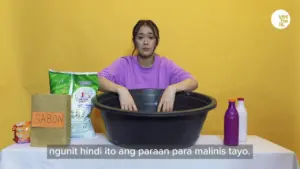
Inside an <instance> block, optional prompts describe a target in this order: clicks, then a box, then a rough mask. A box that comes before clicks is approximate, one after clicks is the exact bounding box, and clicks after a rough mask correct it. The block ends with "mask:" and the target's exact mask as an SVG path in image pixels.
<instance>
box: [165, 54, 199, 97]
mask: <svg viewBox="0 0 300 169" xmlns="http://www.w3.org/2000/svg"><path fill="white" fill-rule="evenodd" d="M169 70H171V72H170V81H171V84H170V85H169V87H172V88H175V89H176V92H180V91H194V90H196V89H197V88H198V82H197V80H196V79H195V78H194V77H193V76H192V75H191V74H190V73H189V72H187V71H185V70H184V69H183V68H181V67H179V66H178V65H176V64H175V63H174V62H173V61H171V60H170V61H169Z"/></svg>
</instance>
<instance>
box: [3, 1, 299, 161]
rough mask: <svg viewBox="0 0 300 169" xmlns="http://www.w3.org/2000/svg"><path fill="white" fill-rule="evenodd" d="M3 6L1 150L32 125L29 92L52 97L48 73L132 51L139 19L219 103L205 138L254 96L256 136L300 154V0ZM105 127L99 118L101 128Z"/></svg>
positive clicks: (98, 64) (95, 67)
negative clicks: (278, 19)
mask: <svg viewBox="0 0 300 169" xmlns="http://www.w3.org/2000/svg"><path fill="white" fill-rule="evenodd" d="M1 2H2V4H1V5H0V13H1V15H0V17H1V26H0V33H1V36H0V37H1V38H0V39H1V40H0V46H1V50H0V56H1V62H0V70H1V71H0V93H1V97H0V101H1V102H0V103H1V115H2V116H1V118H0V120H1V121H0V122H1V123H0V128H1V136H0V138H1V142H0V147H1V148H3V147H5V146H7V145H9V144H11V143H12V138H13V135H12V134H13V133H12V131H11V127H12V125H13V124H14V123H17V122H20V121H24V120H30V94H32V93H48V92H49V85H48V69H50V68H51V69H56V70H68V71H100V70H101V69H103V68H104V67H105V66H108V65H109V64H111V63H112V62H113V61H114V60H115V59H117V58H118V57H120V56H122V55H128V54H130V53H131V51H132V44H131V31H132V28H133V26H134V24H135V23H136V22H137V20H138V19H153V20H154V21H155V22H156V23H157V25H158V26H159V28H160V32H161V43H160V46H159V47H158V53H159V54H161V55H165V56H167V57H169V58H171V59H173V60H174V61H175V62H176V63H178V64H179V65H180V66H181V67H183V68H185V69H186V70H188V71H190V72H191V73H192V74H194V75H195V76H196V77H197V79H198V80H199V84H200V86H199V89H198V90H197V91H198V92H203V93H206V94H209V95H211V96H213V97H215V98H216V99H217V100H218V107H217V108H216V109H215V110H213V111H211V112H210V113H209V116H208V119H207V121H206V124H205V126H204V129H203V133H204V134H222V133H223V116H224V112H225V110H226V108H227V99H228V98H229V97H245V102H246V105H247V108H248V112H249V134H254V135H258V136H261V137H264V138H267V139H269V140H271V141H274V142H275V143H277V144H280V145H282V146H284V147H287V148H289V149H291V150H293V151H295V152H297V153H299V155H300V144H298V142H299V141H300V136H299V128H300V123H299V122H300V114H299V113H300V105H297V104H299V103H300V99H299V96H300V92H299V86H300V80H299V75H300V68H299V66H298V65H299V63H300V59H299V57H300V49H299V40H300V37H299V30H300V27H299V20H300V18H299V17H298V16H299V14H296V11H299V6H300V4H299V1H298V2H297V0H285V1H273V0H265V1H259V0H255V1H240V0H227V1H223V0H217V1H199V0H189V1H174V0H173V1H171V0H164V1H161V0H151V1H145V0H139V1H136V0H126V1H124V0H87V1H82V0H72V1H67V0H51V1H50V0H49V1H40V0H26V1H11V0H2V1H1ZM296 3H298V4H296ZM281 8H282V9H285V10H287V11H288V12H289V13H290V14H291V16H292V20H291V24H290V26H289V27H288V28H287V29H285V30H278V29H275V28H274V27H273V26H272V25H271V20H270V19H271V14H272V12H273V11H274V10H276V9H281ZM297 8H298V9H297ZM296 15H297V16H296ZM297 19H298V20H297ZM100 122H101V121H100V120H99V114H97V112H94V113H93V123H94V124H95V127H96V129H97V131H99V132H101V128H102V127H103V126H102V125H101V123H100ZM101 126H102V127H101Z"/></svg>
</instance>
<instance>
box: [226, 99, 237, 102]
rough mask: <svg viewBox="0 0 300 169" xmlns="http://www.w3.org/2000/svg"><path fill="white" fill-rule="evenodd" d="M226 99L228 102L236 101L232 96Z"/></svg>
mask: <svg viewBox="0 0 300 169" xmlns="http://www.w3.org/2000/svg"><path fill="white" fill-rule="evenodd" d="M228 100H229V102H235V101H236V100H235V99H234V98H230V99H228Z"/></svg>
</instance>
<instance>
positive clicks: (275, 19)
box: [271, 9, 291, 29]
mask: <svg viewBox="0 0 300 169" xmlns="http://www.w3.org/2000/svg"><path fill="white" fill-rule="evenodd" d="M271 22H272V25H273V26H274V27H275V28H277V29H285V28H287V27H288V26H289V24H290V22H291V17H290V14H289V13H288V12H287V11H285V10H283V9H279V10H276V11H275V12H273V14H272V17H271Z"/></svg>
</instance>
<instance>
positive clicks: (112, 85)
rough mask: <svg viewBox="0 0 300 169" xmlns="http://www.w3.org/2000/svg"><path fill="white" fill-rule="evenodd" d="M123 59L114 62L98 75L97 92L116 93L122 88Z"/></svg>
mask: <svg viewBox="0 0 300 169" xmlns="http://www.w3.org/2000/svg"><path fill="white" fill-rule="evenodd" d="M124 66H125V65H124V59H122V58H119V59H117V60H115V61H114V62H113V63H112V64H111V65H110V66H109V67H106V68H104V69H103V70H102V71H101V72H99V73H98V82H99V90H100V91H102V92H115V93H117V92H118V90H119V89H120V88H124V87H123V85H122V84H123V83H124V82H123V79H122V77H123V76H124V75H123V72H124V71H123V69H124Z"/></svg>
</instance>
